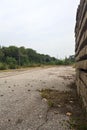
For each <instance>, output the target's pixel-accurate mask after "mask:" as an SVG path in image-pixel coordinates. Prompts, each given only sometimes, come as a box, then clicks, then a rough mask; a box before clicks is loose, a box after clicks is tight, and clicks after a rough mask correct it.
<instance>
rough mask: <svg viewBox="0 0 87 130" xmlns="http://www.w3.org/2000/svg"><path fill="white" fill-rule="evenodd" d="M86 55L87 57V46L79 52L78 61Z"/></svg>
mask: <svg viewBox="0 0 87 130" xmlns="http://www.w3.org/2000/svg"><path fill="white" fill-rule="evenodd" d="M84 55H87V45H86V46H85V47H84V48H83V49H82V50H81V51H80V52H79V54H78V56H77V57H76V61H78V60H80V59H81V57H83V56H84Z"/></svg>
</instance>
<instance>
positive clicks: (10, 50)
mask: <svg viewBox="0 0 87 130" xmlns="http://www.w3.org/2000/svg"><path fill="white" fill-rule="evenodd" d="M72 62H73V59H72V58H71V59H70V58H65V59H64V60H61V59H57V58H55V57H51V56H49V55H45V54H39V53H37V52H36V51H35V50H33V49H31V48H25V47H23V46H22V47H16V46H9V47H0V69H2V70H4V69H16V68H20V67H31V66H41V65H58V64H59V65H62V64H71V63H72Z"/></svg>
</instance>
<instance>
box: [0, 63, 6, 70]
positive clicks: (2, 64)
mask: <svg viewBox="0 0 87 130" xmlns="http://www.w3.org/2000/svg"><path fill="white" fill-rule="evenodd" d="M7 68H8V67H7V65H6V64H5V63H0V70H6V69H7Z"/></svg>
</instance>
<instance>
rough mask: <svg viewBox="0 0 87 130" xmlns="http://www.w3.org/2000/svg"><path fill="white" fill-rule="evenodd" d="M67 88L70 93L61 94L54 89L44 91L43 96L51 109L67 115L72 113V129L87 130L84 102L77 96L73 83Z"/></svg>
mask: <svg viewBox="0 0 87 130" xmlns="http://www.w3.org/2000/svg"><path fill="white" fill-rule="evenodd" d="M67 87H69V88H70V91H66V92H63V91H62V92H60V91H58V90H53V89H42V90H41V91H40V92H41V96H42V98H46V99H47V101H48V106H49V108H50V109H51V108H52V109H56V110H57V111H58V112H60V113H62V114H65V115H66V113H67V112H70V113H71V116H70V121H69V122H68V123H69V124H70V127H71V128H72V129H75V130H87V117H86V113H85V111H84V109H83V107H82V101H81V99H80V98H79V97H78V95H77V90H76V85H75V83H71V84H70V85H68V86H67Z"/></svg>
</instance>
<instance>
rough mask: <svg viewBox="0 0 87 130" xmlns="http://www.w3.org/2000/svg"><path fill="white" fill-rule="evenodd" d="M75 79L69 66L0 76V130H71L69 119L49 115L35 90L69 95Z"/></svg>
mask: <svg viewBox="0 0 87 130" xmlns="http://www.w3.org/2000/svg"><path fill="white" fill-rule="evenodd" d="M74 79H75V69H74V68H72V67H70V66H61V67H56V66H55V67H40V68H32V69H26V70H20V71H18V70H15V71H8V72H0V130H70V128H69V124H68V120H69V117H68V116H67V115H65V114H64V113H56V112H55V111H54V110H50V111H48V104H47V101H46V100H45V99H43V98H42V97H41V95H40V92H39V91H38V90H42V89H47V88H48V89H53V90H59V91H69V90H70V88H68V87H67V85H68V84H70V83H71V82H73V81H74ZM55 113H56V114H55Z"/></svg>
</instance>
